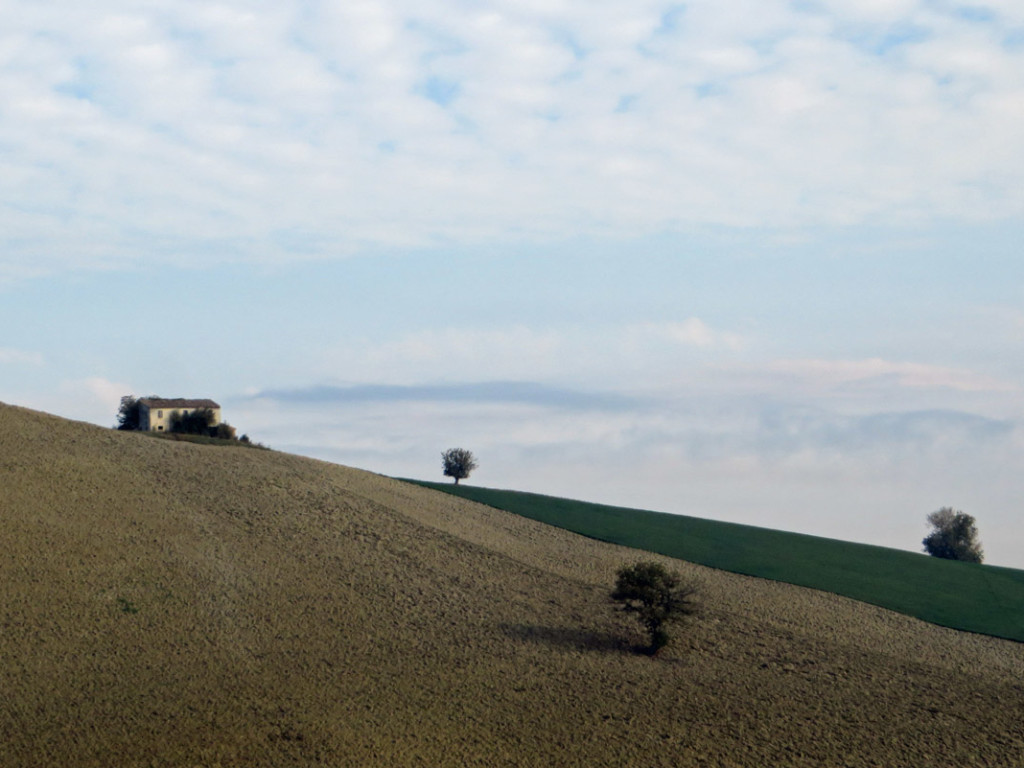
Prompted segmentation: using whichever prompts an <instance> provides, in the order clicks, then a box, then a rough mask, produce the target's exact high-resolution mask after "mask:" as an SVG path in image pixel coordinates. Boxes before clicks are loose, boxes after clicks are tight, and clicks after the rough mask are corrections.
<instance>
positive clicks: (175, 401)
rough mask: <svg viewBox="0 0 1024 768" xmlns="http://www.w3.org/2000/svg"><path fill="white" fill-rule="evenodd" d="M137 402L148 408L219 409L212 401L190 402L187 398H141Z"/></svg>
mask: <svg viewBox="0 0 1024 768" xmlns="http://www.w3.org/2000/svg"><path fill="white" fill-rule="evenodd" d="M139 402H140V403H141V404H142V405H145V406H148V407H149V408H220V404H219V403H215V402H214V401H213V400H192V399H189V398H187V397H174V398H163V397H141V398H139Z"/></svg>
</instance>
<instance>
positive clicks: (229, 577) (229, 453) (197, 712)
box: [0, 406, 1024, 768]
mask: <svg viewBox="0 0 1024 768" xmlns="http://www.w3.org/2000/svg"><path fill="white" fill-rule="evenodd" d="M0 515H2V523H3V524H2V526H0V552H2V553H3V556H2V558H0V766H104V767H108V766H133V767H134V766H138V767H139V768H143V767H146V768H152V767H156V766H189V767H190V768H191V767H193V766H209V767H210V768H213V767H214V766H289V765H295V766H307V765H325V766H375V765H380V766H415V765H421V766H463V765H478V766H512V765H515V766H577V765H578V766H757V767H758V768H761V767H762V766H1008V767H1009V766H1013V767H1014V768H1019V766H1022V765H1024V682H1022V681H1024V646H1021V645H1019V644H1015V643H1011V642H1008V641H1002V640H996V639H992V638H988V637H982V636H977V635H969V634H964V633H958V632H955V631H952V630H947V629H941V628H938V627H934V626H931V625H926V624H924V623H921V622H919V621H916V620H913V619H909V618H906V617H903V616H899V615H896V614H893V613H889V612H886V611H884V610H881V609H877V608H873V607H870V606H866V605H863V604H860V603H855V602H852V601H849V600H846V599H842V598H838V597H834V596H831V595H827V594H823V593H818V592H813V591H810V590H806V589H801V588H798V587H793V586H788V585H782V584H777V583H771V582H766V581H761V580H757V579H751V578H746V577H740V576H734V575H731V574H726V573H721V572H716V571H711V570H708V569H703V568H700V567H697V566H693V565H690V564H687V563H683V562H675V561H669V560H667V559H665V558H660V559H662V560H664V561H666V562H668V563H670V564H671V565H672V566H673V567H675V568H677V569H678V570H680V571H682V572H684V573H685V574H686V575H688V576H690V577H693V578H696V579H699V580H700V581H701V582H702V583H703V585H704V604H705V611H704V615H703V616H702V617H701V618H699V619H696V620H693V621H691V622H690V623H689V624H687V625H686V626H685V627H684V628H682V629H681V630H680V632H679V641H678V642H677V643H676V644H675V645H674V646H671V647H670V648H669V649H667V652H665V653H664V655H662V656H661V657H659V658H656V659H651V658H648V657H646V656H643V655H640V654H637V653H634V652H632V647H633V646H634V645H635V644H636V643H639V642H640V641H641V640H642V637H641V635H640V633H639V631H638V628H637V627H635V626H634V625H633V624H632V623H631V622H630V620H629V617H626V616H623V615H621V614H619V613H616V612H615V611H614V610H613V607H612V606H611V604H610V603H609V602H608V598H607V594H608V591H609V588H610V586H611V584H612V582H613V580H614V573H615V570H616V569H617V568H618V567H619V566H620V565H622V564H623V563H627V562H631V561H634V560H636V559H638V557H641V556H642V555H641V554H640V553H638V552H635V551H631V550H626V549H623V548H619V547H614V546H610V545H606V544H601V543H599V542H595V541H591V540H587V539H582V538H580V537H577V536H575V535H573V534H570V533H567V532H564V531H560V530H557V529H552V528H548V527H545V526H544V525H541V524H539V523H535V522H532V521H529V520H525V519H522V518H518V517H514V516H512V515H509V514H507V513H503V512H499V511H496V510H492V509H488V508H485V507H481V506H478V505H474V504H472V503H469V502H466V501H463V500H460V499H457V498H453V497H451V496H447V495H444V494H439V493H436V492H432V491H429V490H426V489H422V488H418V487H413V486H410V485H406V484H402V483H399V482H396V481H393V480H389V479H387V478H383V477H379V476H376V475H373V474H370V473H367V472H361V471H357V470H353V469H347V468H344V467H338V466H333V465H330V464H325V463H321V462H316V461H312V460H308V459H302V458H298V457H293V456H288V455H283V454H278V453H273V452H268V451H257V450H244V449H229V448H220V447H212V446H203V445H193V444H188V443H174V442H166V441H161V440H154V439H151V438H147V437H145V436H143V435H137V434H126V433H117V432H114V431H111V430H104V429H100V428H97V427H93V426H89V425H85V424H79V423H73V422H68V421H65V420H62V419H57V418H55V417H51V416H46V415H43V414H38V413H34V412H31V411H26V410H23V409H18V408H13V407H9V406H0Z"/></svg>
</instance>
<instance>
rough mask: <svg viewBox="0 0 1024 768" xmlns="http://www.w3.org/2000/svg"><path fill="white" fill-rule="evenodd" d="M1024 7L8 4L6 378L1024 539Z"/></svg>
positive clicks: (730, 0)
mask: <svg viewBox="0 0 1024 768" xmlns="http://www.w3.org/2000/svg"><path fill="white" fill-rule="evenodd" d="M1022 125H1024V4H1021V3H1019V2H1017V0H991V1H990V2H979V3H970V2H967V3H961V2H945V0H820V1H818V2H816V1H814V0H799V1H796V2H782V1H781V0H756V2H755V1H754V0H726V1H725V2H712V1H711V0H698V1H696V2H687V3H676V2H661V1H660V0H635V1H634V2H631V3H622V2H608V1H606V0H586V1H585V2H583V1H582V0H544V2H536V1H535V0H516V2H503V1H501V0H489V1H488V0H485V1H484V2H473V3H469V2H460V1H459V0H437V1H435V2H429V3H423V2H410V1H409V0H374V1H373V2H364V1H362V0H349V1H347V2H341V1H334V0H323V1H321V2H318V1H317V0H308V1H306V2H293V1H289V0H280V1H279V2H275V3H272V4H261V3H251V2H250V3H243V2H231V1H227V2H215V1H214V2H211V1H210V0H202V2H197V1H194V0H174V2H169V1H168V0H132V2H127V1H126V0H96V2H93V3H87V4H83V3H78V2H75V3H72V2H67V1H66V0H54V2H47V3H39V2H30V1H29V0H0V401H3V402H6V403H10V404H16V405H20V406H25V407H29V408H34V409H38V410H43V411H47V412H49V413H54V414H58V415H60V416H65V417H68V418H72V419H79V420H84V421H89V422H93V423H95V424H99V425H103V426H111V425H113V424H114V422H115V417H116V412H117V407H118V403H119V401H120V398H121V396H123V395H125V394H133V395H136V396H145V395H152V394H155V395H160V396H163V397H203V398H212V399H214V400H217V401H218V402H219V403H221V405H222V406H223V409H224V416H225V418H226V419H227V420H228V421H229V422H230V423H231V424H233V425H234V426H236V427H237V428H238V430H239V432H240V433H242V432H244V433H246V434H248V435H250V437H251V438H252V439H253V440H256V441H259V442H263V443H265V444H267V445H270V446H271V447H273V448H275V449H278V450H283V451H288V452H293V453H299V454H303V455H307V456H312V457H316V458H320V459H325V460H327V461H331V462H336V463H341V464H345V465H349V466H355V467H359V468H363V469H368V470H371V471H374V472H379V473H383V474H387V475H394V476H400V477H411V478H419V479H431V480H441V479H443V478H442V477H441V462H440V454H441V452H442V451H443V450H445V449H447V448H451V447H464V448H468V449H470V450H472V451H473V452H474V454H475V455H476V457H477V460H478V462H479V469H477V470H476V471H475V472H474V473H473V475H472V477H471V478H470V479H469V480H468V481H467V482H470V483H474V484H479V485H485V486H489V487H498V488H514V489H518V490H524V491H533V492H538V493H550V494H555V495H560V496H568V497H572V498H577V499H585V500H592V501H599V502H604V503H610V504H619V505H624V506H630V507H637V508H645V509H655V510H659V511H664V512H672V513H680V514H688V515H696V516H700V517H707V518H712V519H716V520H727V521H733V522H740V523H749V524H754V525H761V526H766V527H769V528H779V529H784V530H792V531H800V532H803V533H808V534H813V535H818V536H827V537H832V538H841V539H846V540H851V541H860V542H866V543H871V544H881V545H885V546H891V547H897V548H900V549H906V550H911V551H920V549H921V539H922V538H923V537H924V536H925V535H926V534H927V532H928V529H927V525H926V522H925V518H926V516H927V515H928V513H930V512H932V511H934V510H936V509H938V508H940V507H944V506H951V507H954V508H956V509H962V510H963V511H965V512H967V513H969V514H971V515H973V516H974V517H975V518H976V519H977V524H978V529H979V533H980V538H981V541H982V544H983V545H984V548H985V552H986V562H989V563H992V564H995V565H1002V566H1009V567H1015V568H1024V526H1022V525H1021V524H1020V521H1021V507H1022V502H1024V355H1022V353H1024V256H1022V254H1021V244H1022V243H1024V183H1022V182H1024V133H1022V131H1021V126H1022Z"/></svg>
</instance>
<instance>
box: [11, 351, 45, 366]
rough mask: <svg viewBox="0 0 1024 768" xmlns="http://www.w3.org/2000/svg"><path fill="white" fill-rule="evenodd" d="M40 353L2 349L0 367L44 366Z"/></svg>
mask: <svg viewBox="0 0 1024 768" xmlns="http://www.w3.org/2000/svg"><path fill="white" fill-rule="evenodd" d="M42 364H43V356H42V354H41V353H39V352H25V351H23V350H20V349H14V348H12V347H0V365H42Z"/></svg>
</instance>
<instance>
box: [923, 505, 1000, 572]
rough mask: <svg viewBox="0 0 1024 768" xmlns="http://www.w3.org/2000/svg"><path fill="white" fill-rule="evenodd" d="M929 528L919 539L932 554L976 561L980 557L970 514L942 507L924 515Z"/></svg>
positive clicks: (978, 561)
mask: <svg viewBox="0 0 1024 768" xmlns="http://www.w3.org/2000/svg"><path fill="white" fill-rule="evenodd" d="M928 524H929V525H931V526H932V532H931V533H929V534H928V535H927V536H925V537H924V540H923V541H922V542H921V543H922V544H923V545H924V551H925V552H927V553H928V554H929V555H931V556H932V557H941V558H944V559H946V560H963V561H964V562H967V563H980V562H981V561H982V558H983V557H984V553H983V552H982V550H981V542H980V541H978V528H977V526H975V524H974V518H973V517H972V516H971V515H968V514H966V513H964V512H961V511H960V510H958V509H953V508H952V507H943V508H942V509H940V510H938V511H936V512H932V513H931V514H930V515H928Z"/></svg>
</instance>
